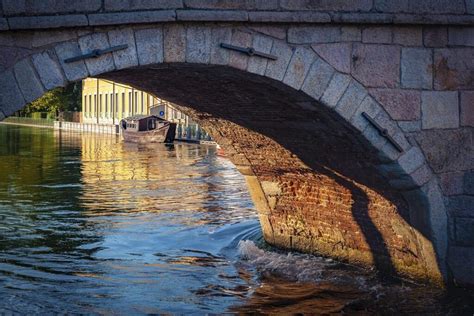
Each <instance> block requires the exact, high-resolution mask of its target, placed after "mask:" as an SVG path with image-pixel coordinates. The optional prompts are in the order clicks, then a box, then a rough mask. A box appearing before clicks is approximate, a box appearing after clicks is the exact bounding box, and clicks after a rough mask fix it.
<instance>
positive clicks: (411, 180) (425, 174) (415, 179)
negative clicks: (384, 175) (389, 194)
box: [389, 164, 433, 190]
mask: <svg viewBox="0 0 474 316" xmlns="http://www.w3.org/2000/svg"><path fill="white" fill-rule="evenodd" d="M432 177H433V173H432V172H431V170H430V168H429V167H428V165H426V164H424V165H422V166H421V167H419V168H418V169H416V170H415V171H413V172H412V173H411V174H410V175H405V176H402V177H400V178H399V179H393V180H389V183H390V185H392V187H394V188H396V189H402V190H412V189H416V188H419V187H421V186H423V185H424V184H426V183H427V182H428V181H430V180H431V179H432Z"/></svg>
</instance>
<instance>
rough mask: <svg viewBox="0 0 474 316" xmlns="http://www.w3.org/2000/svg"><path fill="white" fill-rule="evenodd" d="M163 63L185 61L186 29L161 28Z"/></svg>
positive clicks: (171, 26)
mask: <svg viewBox="0 0 474 316" xmlns="http://www.w3.org/2000/svg"><path fill="white" fill-rule="evenodd" d="M163 32H164V33H163V35H164V40H163V46H164V61H165V62H167V63H173V62H176V63H179V62H184V61H185V60H186V29H185V28H184V26H182V25H165V26H164V28H163Z"/></svg>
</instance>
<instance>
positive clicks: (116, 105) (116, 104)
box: [114, 93, 119, 116]
mask: <svg viewBox="0 0 474 316" xmlns="http://www.w3.org/2000/svg"><path fill="white" fill-rule="evenodd" d="M114 101H115V102H114V106H115V113H116V116H118V113H119V111H118V105H119V103H118V93H115V100H114Z"/></svg>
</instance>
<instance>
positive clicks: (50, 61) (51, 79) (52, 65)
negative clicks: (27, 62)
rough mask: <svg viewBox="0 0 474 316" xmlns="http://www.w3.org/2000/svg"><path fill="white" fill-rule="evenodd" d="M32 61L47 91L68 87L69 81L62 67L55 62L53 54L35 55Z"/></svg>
mask: <svg viewBox="0 0 474 316" xmlns="http://www.w3.org/2000/svg"><path fill="white" fill-rule="evenodd" d="M32 61H33V65H34V66H35V68H36V71H37V73H38V75H39V77H40V79H41V82H42V83H43V86H44V87H45V88H46V90H51V89H54V88H57V87H64V86H66V84H67V80H66V78H64V76H63V73H62V71H61V66H60V65H59V64H58V63H57V62H56V60H54V57H53V56H52V53H51V52H43V53H40V54H36V55H33V57H32Z"/></svg>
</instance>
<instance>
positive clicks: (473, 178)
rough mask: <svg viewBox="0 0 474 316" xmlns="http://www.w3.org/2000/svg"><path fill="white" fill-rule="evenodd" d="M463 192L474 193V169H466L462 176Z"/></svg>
mask: <svg viewBox="0 0 474 316" xmlns="http://www.w3.org/2000/svg"><path fill="white" fill-rule="evenodd" d="M463 186H464V190H463V192H464V193H465V194H470V195H474V171H473V170H471V171H466V172H465V173H464V177H463Z"/></svg>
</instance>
